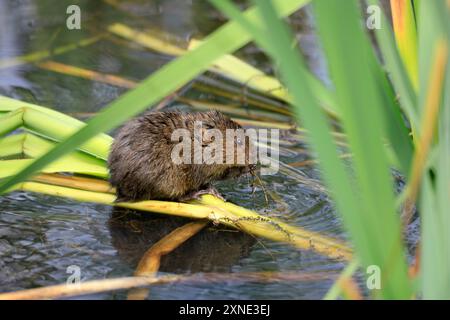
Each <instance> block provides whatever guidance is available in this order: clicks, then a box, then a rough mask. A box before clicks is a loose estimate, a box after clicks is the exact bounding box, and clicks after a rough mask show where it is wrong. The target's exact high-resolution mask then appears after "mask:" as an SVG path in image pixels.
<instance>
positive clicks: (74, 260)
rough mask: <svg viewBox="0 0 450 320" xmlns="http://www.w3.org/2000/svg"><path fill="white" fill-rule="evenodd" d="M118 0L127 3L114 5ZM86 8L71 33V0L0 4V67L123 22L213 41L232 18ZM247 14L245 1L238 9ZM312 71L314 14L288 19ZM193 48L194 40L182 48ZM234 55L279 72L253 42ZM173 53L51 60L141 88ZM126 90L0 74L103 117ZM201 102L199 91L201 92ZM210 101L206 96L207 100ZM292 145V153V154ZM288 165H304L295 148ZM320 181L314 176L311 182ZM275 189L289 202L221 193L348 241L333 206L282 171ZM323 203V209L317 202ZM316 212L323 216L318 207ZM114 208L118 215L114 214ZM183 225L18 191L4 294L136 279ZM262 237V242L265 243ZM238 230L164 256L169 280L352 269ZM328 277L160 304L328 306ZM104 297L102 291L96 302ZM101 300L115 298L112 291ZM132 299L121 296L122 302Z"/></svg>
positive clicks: (7, 220)
mask: <svg viewBox="0 0 450 320" xmlns="http://www.w3.org/2000/svg"><path fill="white" fill-rule="evenodd" d="M107 2H109V3H112V2H114V3H116V4H118V6H119V7H115V6H111V5H109V4H108V3H107ZM112 2H111V1H100V0H99V1H89V0H80V1H77V4H79V5H80V7H81V10H82V14H83V16H82V29H81V30H75V31H69V30H67V29H66V28H65V18H66V14H65V9H66V8H67V6H68V5H69V4H72V3H73V1H71V0H39V1H32V0H21V1H17V0H0V30H1V32H0V59H3V58H5V57H13V56H20V55H26V54H31V53H35V52H38V51H41V50H49V49H50V50H51V49H54V48H58V47H60V46H63V45H67V44H71V43H77V42H78V41H80V40H82V39H86V38H89V37H92V36H95V35H97V34H99V33H100V32H104V31H105V30H106V29H107V27H108V25H110V24H111V23H115V22H120V23H124V24H126V25H128V26H130V27H132V28H135V29H137V30H141V31H147V30H153V31H154V30H162V31H165V32H168V33H172V34H174V35H176V36H178V37H180V38H182V39H187V38H189V37H191V36H199V37H201V36H204V35H207V34H209V33H210V32H212V31H213V30H214V29H215V28H216V27H218V26H219V25H221V24H222V23H224V22H225V21H226V19H225V18H224V17H223V15H221V14H219V13H218V12H217V11H216V10H213V9H212V8H211V6H210V5H209V3H208V1H203V0H192V1H178V0H153V1H147V0H127V1H112ZM239 3H240V4H243V5H244V6H245V3H246V1H239ZM290 21H291V23H292V24H293V25H295V28H296V34H297V38H298V40H299V43H300V46H301V48H302V51H303V53H304V55H305V56H306V58H307V60H308V61H309V65H310V67H311V69H312V71H313V72H314V73H315V74H316V75H318V76H319V78H321V79H322V80H326V79H327V75H326V65H325V63H324V61H323V57H322V55H321V54H320V52H319V50H318V48H317V43H316V39H315V36H314V33H313V30H312V29H311V26H310V25H309V24H311V23H313V20H312V19H311V15H310V14H309V13H308V11H303V10H302V11H301V12H299V13H297V14H295V15H294V16H293V17H291V19H290ZM184 44H185V43H184ZM236 55H237V56H239V57H240V58H243V59H244V60H246V61H249V62H250V63H251V64H252V65H254V66H256V67H258V68H260V69H262V70H264V71H266V72H269V73H274V70H273V67H272V64H271V63H270V61H269V60H268V59H267V57H266V56H265V54H264V52H262V51H261V50H260V49H258V48H257V47H255V46H254V45H251V44H250V45H247V46H245V47H244V48H243V49H241V50H239V51H238V52H236ZM170 59H171V57H168V56H164V55H161V54H158V53H155V52H152V51H149V50H146V49H145V48H143V47H141V46H138V45H136V44H132V43H130V42H127V41H125V40H124V39H122V38H119V37H116V36H113V35H111V34H109V36H108V37H107V38H105V39H102V40H100V41H98V42H96V43H95V44H93V45H91V46H88V47H83V48H78V49H76V50H74V51H72V52H68V53H65V54H61V55H57V56H53V57H51V59H50V60H53V61H56V62H59V63H63V64H68V65H71V66H75V67H80V68H86V69H90V70H95V71H98V72H103V73H108V74H114V75H117V76H120V77H124V78H127V79H131V80H135V81H139V80H141V79H144V78H145V77H147V76H148V75H149V74H151V73H152V72H153V71H155V70H156V69H158V68H160V67H161V66H162V65H164V64H165V63H167V62H168V61H169V60H170ZM125 91H126V89H124V88H119V87H116V86H112V85H107V84H104V83H98V82H93V81H88V80H86V79H82V78H78V77H73V76H68V75H63V74H59V73H54V72H51V71H48V70H45V69H42V68H39V66H37V65H34V64H24V65H20V66H17V67H12V68H3V69H1V68H0V94H5V95H7V96H10V97H14V98H16V99H19V100H23V101H27V102H31V103H36V104H40V105H44V106H48V107H52V108H55V109H57V110H60V111H63V112H67V113H76V112H96V111H98V110H100V109H101V108H103V107H104V106H105V105H107V104H108V103H109V102H111V101H112V100H114V99H115V98H117V97H118V96H119V95H121V94H122V93H123V92H125ZM192 94H193V95H198V94H199V92H192ZM209 97H210V95H208V96H205V94H204V93H203V95H202V96H201V98H202V99H206V98H209ZM294 147H295V146H294ZM281 160H282V161H300V160H304V159H303V156H302V155H300V154H298V153H297V152H296V151H295V150H292V152H291V153H290V154H289V157H287V156H286V157H283V159H281ZM309 174H311V176H313V177H316V175H317V172H316V171H315V170H311V172H308V175H309ZM264 182H265V184H266V188H267V189H269V190H271V191H273V192H276V193H277V194H278V195H279V196H280V197H281V198H282V200H283V201H284V202H285V203H287V207H288V208H287V209H286V208H285V207H284V206H277V204H276V203H271V204H270V205H269V206H266V205H265V200H264V196H263V194H262V192H260V191H258V192H256V194H255V197H253V196H251V195H250V193H251V188H250V187H249V184H248V182H247V181H245V180H244V181H227V182H221V183H220V187H219V189H220V191H221V192H222V193H223V194H224V195H225V196H226V198H227V199H229V200H231V201H234V202H235V203H238V204H239V205H240V206H243V207H247V208H253V209H255V210H258V211H260V212H261V213H262V214H270V215H277V216H278V217H281V218H282V219H284V220H285V221H286V222H287V223H290V224H292V225H297V226H302V227H304V228H305V229H308V230H312V231H317V232H321V233H323V234H326V235H330V236H335V237H340V238H342V237H344V236H345V235H344V233H343V232H342V230H341V223H340V221H339V219H338V218H337V217H336V215H335V212H334V210H333V208H332V206H331V205H330V204H329V202H328V199H327V198H326V197H324V196H323V195H320V194H317V193H314V192H311V191H310V190H307V189H305V188H303V187H302V186H301V185H299V184H298V181H295V180H293V179H291V178H290V177H288V176H285V175H282V174H276V175H273V176H267V177H264ZM319 202H325V204H324V205H321V206H320V207H317V206H316V207H315V205H317V203H319ZM311 208H312V209H314V210H311ZM111 211H112V213H111ZM186 222H187V220H185V219H180V218H168V217H165V216H160V215H154V216H153V215H151V216H150V215H148V214H145V217H144V215H143V214H139V213H136V212H131V211H129V212H123V211H121V212H119V211H117V210H116V209H114V210H112V209H111V208H110V207H106V206H102V205H96V204H88V203H80V202H76V201H72V200H68V199H62V198H57V197H47V196H43V195H38V194H33V193H24V192H15V193H11V194H8V195H6V196H1V197H0V292H3V291H10V290H17V289H28V288H33V287H40V286H47V285H53V284H58V283H64V282H65V281H66V279H67V276H68V274H67V273H66V270H67V267H69V266H71V265H77V266H80V268H81V272H82V279H84V280H94V279H103V278H113V277H123V276H130V275H132V274H133V271H134V269H135V268H136V266H137V263H138V261H139V259H140V258H141V257H142V255H143V254H144V252H145V251H146V250H147V249H149V248H150V247H151V246H152V244H154V243H155V242H157V241H158V240H160V239H161V238H162V237H163V236H164V235H166V234H168V233H169V232H171V231H172V230H174V229H175V228H176V227H179V226H181V225H183V224H184V223H186ZM258 241H260V240H258ZM261 242H262V243H263V245H261V244H260V243H256V244H255V239H253V238H252V237H250V236H248V235H245V234H243V233H240V232H236V231H232V230H225V229H217V228H214V227H212V226H211V227H209V228H206V229H205V230H203V231H202V232H200V233H199V234H197V235H196V236H194V237H193V238H192V239H189V240H188V241H187V242H186V243H184V244H183V245H182V246H181V247H179V248H178V249H176V250H175V251H174V252H172V253H170V254H169V255H168V256H165V257H163V258H162V265H161V268H160V270H161V271H162V272H176V273H194V272H209V271H215V272H235V273H239V272H260V271H280V272H284V271H291V272H292V271H295V272H300V273H301V272H305V273H307V272H330V273H336V272H338V271H340V270H341V269H342V267H343V264H342V263H341V262H337V261H334V260H329V259H327V258H325V257H323V256H320V255H318V254H316V253H314V252H311V251H307V252H306V251H300V250H297V249H294V248H291V247H289V246H287V245H286V244H281V243H274V242H270V241H264V240H262V241H261ZM330 285H331V283H330V281H315V282H311V283H304V284H298V283H275V282H274V283H246V284H236V283H234V284H233V283H223V284H221V285H220V286H218V285H216V284H212V285H211V284H208V283H204V284H202V285H196V284H180V285H176V286H160V287H157V288H152V298H162V299H164V298H166V299H183V298H185V299H193V298H206V299H207V298H210V299H211V298H214V299H219V298H221V299H231V298H232V299H245V298H247V299H255V298H256V299H270V298H276V299H278V298H284V299H289V298H321V297H323V295H324V293H325V292H326V291H327V290H328V288H329V287H330ZM98 297H99V295H96V298H98ZM100 297H102V298H116V297H118V296H117V295H116V294H115V293H113V294H111V293H105V294H102V295H100ZM119 298H123V296H119Z"/></svg>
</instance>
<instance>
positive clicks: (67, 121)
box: [0, 96, 113, 160]
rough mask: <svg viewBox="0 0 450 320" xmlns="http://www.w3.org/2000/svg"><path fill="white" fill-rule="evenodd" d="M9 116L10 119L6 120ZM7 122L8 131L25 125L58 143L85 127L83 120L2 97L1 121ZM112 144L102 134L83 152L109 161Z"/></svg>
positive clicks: (110, 139)
mask: <svg viewBox="0 0 450 320" xmlns="http://www.w3.org/2000/svg"><path fill="white" fill-rule="evenodd" d="M11 111H14V113H13V114H12V115H9V116H8V115H5V113H8V112H11ZM5 116H6V118H3V117H5ZM3 119H6V121H7V122H8V123H9V124H8V128H10V129H11V130H12V129H15V128H18V127H22V126H24V127H26V128H27V129H28V130H31V131H33V132H36V133H38V134H40V135H43V136H46V137H48V138H51V139H53V140H57V141H61V140H64V139H65V138H67V137H69V136H70V135H72V134H73V133H74V132H76V131H78V130H79V129H80V128H81V127H83V126H84V125H85V124H84V123H83V122H82V121H79V120H77V119H75V118H72V117H69V116H66V115H64V114H62V113H60V112H57V111H54V110H51V109H47V108H44V107H40V106H37V105H33V104H31V103H26V102H22V101H18V100H15V99H11V98H7V97H4V96H0V121H2V120H3ZM11 130H9V131H11ZM112 141H113V138H112V137H110V136H108V135H106V134H98V135H97V136H95V137H93V138H91V139H90V140H89V141H87V142H85V143H84V144H83V145H82V146H80V148H79V149H80V150H82V151H85V152H87V153H89V154H91V155H94V156H96V157H98V158H100V159H103V160H106V159H107V158H108V153H109V147H110V145H111V143H112Z"/></svg>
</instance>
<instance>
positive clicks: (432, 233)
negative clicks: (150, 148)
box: [0, 0, 450, 299]
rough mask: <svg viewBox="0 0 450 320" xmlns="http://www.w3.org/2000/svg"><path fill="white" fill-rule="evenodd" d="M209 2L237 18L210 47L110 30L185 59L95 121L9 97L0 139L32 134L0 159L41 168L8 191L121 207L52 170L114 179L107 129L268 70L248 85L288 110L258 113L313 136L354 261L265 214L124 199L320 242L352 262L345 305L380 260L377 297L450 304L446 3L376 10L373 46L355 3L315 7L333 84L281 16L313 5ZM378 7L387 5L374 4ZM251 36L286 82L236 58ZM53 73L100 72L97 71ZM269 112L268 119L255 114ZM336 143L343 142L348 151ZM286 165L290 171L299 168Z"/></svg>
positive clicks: (16, 177) (10, 174)
mask: <svg viewBox="0 0 450 320" xmlns="http://www.w3.org/2000/svg"><path fill="white" fill-rule="evenodd" d="M211 2H212V3H213V4H214V5H215V6H216V7H217V8H218V9H220V10H221V11H222V12H223V13H224V14H225V15H227V16H228V17H229V18H230V22H228V23H226V24H225V25H223V26H222V27H220V28H219V29H218V30H216V31H215V32H214V33H212V34H211V35H209V36H208V37H207V38H205V39H204V40H203V41H202V42H200V43H197V44H196V43H192V44H191V46H190V48H189V49H188V50H181V49H179V48H172V47H168V46H166V45H164V44H162V45H161V43H159V42H155V41H153V40H152V38H150V37H149V36H148V35H141V36H136V33H135V32H133V31H132V30H131V29H129V28H128V27H126V26H123V25H117V24H116V25H113V26H111V28H110V30H109V31H110V32H113V33H115V34H119V35H120V36H121V37H124V38H131V37H133V35H134V36H135V37H133V38H135V41H137V42H140V43H141V44H142V43H143V44H144V45H145V46H148V47H150V48H152V49H153V50H160V51H165V52H166V53H169V54H172V55H175V56H179V57H178V58H176V59H175V60H173V61H172V62H170V63H168V64H166V65H165V66H164V67H162V68H161V69H160V70H158V71H157V72H155V73H153V74H152V75H150V76H149V77H148V78H147V79H145V80H144V81H142V82H141V83H139V84H138V85H137V86H136V87H135V88H133V89H131V90H130V91H128V92H127V93H126V94H124V95H123V96H121V97H120V98H119V99H117V100H116V101H114V102H113V103H111V104H110V105H109V106H106V107H105V108H104V110H103V111H102V112H101V113H100V114H98V115H96V116H95V117H93V118H92V119H90V120H89V121H88V122H87V123H86V125H84V124H83V123H82V122H80V121H78V120H75V119H73V118H70V117H67V116H65V115H62V114H59V113H56V112H54V111H51V110H48V109H45V108H40V107H37V106H34V105H28V104H25V103H21V102H18V101H14V100H11V99H7V98H1V99H0V114H1V117H0V122H1V124H0V128H1V131H0V133H1V134H6V133H8V132H11V131H12V130H14V129H16V128H18V127H19V126H24V127H25V128H26V130H27V132H26V133H24V134H22V135H20V136H14V135H10V136H7V137H5V138H3V139H2V140H0V156H2V157H6V156H10V155H14V154H18V153H19V151H20V153H22V152H23V153H24V154H25V155H28V156H29V157H30V158H36V160H30V159H14V160H2V168H1V169H0V178H5V179H3V180H2V181H1V182H0V192H6V191H10V190H12V189H17V188H21V189H23V190H32V191H38V192H44V193H49V194H55V195H63V196H69V197H72V198H75V199H79V200H82V201H95V202H99V203H105V204H111V203H112V202H113V200H114V196H113V195H112V194H111V190H110V189H109V187H108V185H107V184H105V183H102V182H101V180H99V179H92V178H89V179H86V178H79V179H77V178H69V177H64V176H54V175H50V176H49V175H45V174H44V175H43V174H42V172H44V173H45V172H46V173H49V172H51V173H54V172H67V171H70V172H73V173H80V174H84V175H86V174H87V175H90V176H94V177H97V178H104V177H106V175H107V172H106V170H105V162H104V160H105V159H106V157H107V152H108V147H109V145H110V143H111V141H112V138H111V137H109V136H107V135H105V134H102V132H106V131H108V130H110V129H112V128H114V127H116V126H118V125H119V124H121V123H123V122H124V121H125V120H127V119H128V118H130V117H132V116H134V115H136V114H137V113H139V112H141V111H143V110H144V109H145V108H146V107H147V106H148V105H154V104H156V103H158V102H160V101H161V100H163V99H164V98H167V97H168V96H170V95H171V94H172V93H173V92H174V91H176V90H178V89H180V88H181V87H182V86H184V85H186V83H188V82H189V81H191V80H192V79H194V78H195V77H197V76H199V75H200V74H201V73H202V72H204V71H206V70H210V71H211V72H216V73H219V74H222V75H226V76H227V77H228V78H230V79H232V80H234V81H236V82H240V83H246V81H247V80H249V79H251V78H252V77H253V76H255V74H256V75H258V74H259V75H260V76H262V77H261V78H260V80H256V81H254V82H253V81H252V82H250V83H252V85H251V89H252V90H253V91H255V92H259V93H260V94H261V95H263V94H265V95H267V92H269V93H270V94H269V95H271V96H270V97H269V98H270V99H274V98H276V99H278V100H279V101H281V103H282V104H281V105H278V106H277V105H276V104H271V103H268V104H269V108H265V107H261V108H260V109H261V110H260V111H261V112H262V111H264V112H267V111H268V110H269V109H270V111H271V112H274V113H276V114H277V116H272V119H276V118H277V117H278V118H277V119H280V118H279V117H280V116H289V115H290V114H291V113H292V112H293V113H294V115H295V118H296V121H297V123H298V124H299V126H301V127H303V128H304V129H305V131H304V132H306V136H307V141H308V144H309V146H310V149H311V151H312V153H313V154H314V155H315V156H316V158H317V162H318V166H319V168H320V169H321V172H322V178H323V179H322V180H323V183H324V185H325V187H326V189H327V190H328V193H329V194H330V196H331V197H332V199H333V201H334V203H335V205H336V209H337V212H338V213H339V214H340V215H341V216H342V218H343V222H344V227H345V228H346V230H347V231H348V233H349V237H350V241H351V246H352V247H353V248H354V251H355V254H354V256H353V255H352V254H351V252H350V250H349V249H347V247H346V246H344V245H342V244H340V243H338V242H336V241H334V240H332V239H328V238H326V237H322V236H320V235H318V234H312V233H308V232H307V231H305V230H302V229H300V228H294V227H291V226H288V225H286V224H284V223H283V222H281V221H278V220H269V219H267V218H260V216H259V215H257V214H256V213H255V212H252V211H250V210H247V209H243V208H240V207H237V206H234V205H232V204H229V203H221V202H220V201H219V200H218V199H214V198H213V197H211V196H206V197H204V198H203V200H202V201H201V203H200V204H170V203H164V202H158V201H147V202H143V203H136V204H119V205H123V206H126V207H132V208H138V209H141V210H148V211H154V212H164V213H168V214H178V215H184V216H189V217H192V218H200V219H205V218H209V219H212V220H217V221H219V222H221V223H225V224H228V225H231V226H234V227H237V228H239V229H243V230H246V231H248V232H251V233H253V234H255V235H258V236H265V237H268V238H270V239H273V240H279V241H283V240H286V239H285V238H286V235H285V232H286V231H287V232H288V233H289V234H290V237H291V238H289V241H292V242H293V243H294V244H295V245H296V246H297V247H300V248H307V247H308V245H307V243H308V242H309V240H310V239H313V240H314V241H315V242H314V245H313V246H312V247H313V248H314V249H315V250H317V251H318V252H320V253H323V254H327V255H329V256H330V257H333V258H345V259H347V260H350V259H353V260H352V261H351V262H350V263H349V266H348V268H346V270H344V272H343V274H342V276H341V277H340V278H339V279H338V281H337V282H336V285H335V286H333V288H331V290H330V292H329V294H328V295H327V297H326V298H336V297H337V296H338V295H339V294H340V292H341V291H342V290H344V293H346V294H345V296H346V297H350V298H352V297H353V298H355V297H358V296H360V295H351V294H349V291H352V290H353V291H354V287H352V289H350V290H349V289H348V286H347V287H346V286H345V285H343V284H344V282H345V281H347V283H348V281H350V283H351V282H352V280H351V276H352V274H353V273H354V272H355V270H356V269H357V266H358V265H359V266H360V267H361V268H362V269H361V270H362V271H363V273H364V274H366V272H365V271H366V270H369V269H368V268H370V267H372V266H376V267H378V268H379V270H380V272H381V287H380V289H379V290H369V291H368V294H369V296H370V297H371V298H382V299H410V298H418V297H423V298H425V299H428V298H438V299H448V298H450V273H449V271H448V270H450V241H449V237H450V211H449V210H448V206H447V203H448V197H449V195H450V121H449V120H450V67H449V64H448V57H449V39H450V35H449V32H450V28H449V21H450V17H449V15H450V2H448V1H445V0H435V1H417V0H415V1H409V0H391V8H392V26H393V28H391V23H390V21H388V18H387V17H386V16H385V15H384V13H382V12H380V13H381V16H380V19H381V23H380V25H381V28H379V29H375V30H373V33H374V35H375V37H376V43H377V45H376V46H375V45H373V44H372V43H371V39H370V35H369V32H372V31H369V30H367V28H366V24H365V21H366V18H367V17H366V16H365V14H362V11H361V8H360V6H359V2H358V1H350V0H349V1H338V0H314V1H311V2H312V7H313V11H314V14H315V17H316V19H317V29H318V34H319V36H320V40H321V43H322V46H323V50H324V52H325V55H326V58H327V63H328V68H329V72H330V76H331V80H332V87H331V88H328V87H326V86H325V85H323V84H322V83H321V82H320V81H319V80H318V79H316V78H315V77H314V76H313V75H312V74H311V73H310V72H309V71H308V70H307V67H306V65H305V62H304V61H303V57H302V55H301V54H299V52H298V51H297V48H296V47H294V48H293V46H292V43H293V35H292V33H291V30H289V28H288V27H287V25H286V24H285V23H284V22H283V19H282V17H285V16H287V15H289V14H291V13H292V12H294V11H295V10H297V9H299V8H300V7H302V6H303V5H305V4H306V3H308V2H309V1H306V0H283V1H265V0H255V1H254V6H253V7H251V8H250V9H248V10H247V11H245V12H241V11H240V10H239V9H238V8H237V7H236V6H235V5H234V4H233V3H232V2H231V1H229V0H224V1H222V0H220V1H219V0H211ZM368 3H369V4H370V5H377V6H379V3H378V1H377V0H368ZM252 39H253V40H254V41H255V42H256V43H257V45H259V46H260V47H261V48H263V49H264V50H265V51H266V52H267V53H268V54H269V55H270V57H271V58H272V59H273V62H274V64H275V65H276V66H278V68H279V72H280V75H281V79H279V80H277V79H275V78H272V77H267V76H265V75H264V74H261V72H260V71H258V70H255V69H254V68H251V67H249V66H248V65H245V64H244V66H245V68H244V67H242V66H243V65H242V63H243V62H242V61H240V60H237V59H236V58H235V57H232V56H230V55H229V54H230V53H231V52H233V51H235V50H236V49H238V48H240V47H242V46H243V45H244V44H246V43H247V42H249V41H251V40H252ZM377 48H378V49H379V52H378V51H377ZM27 59H28V60H26V61H27V62H29V59H30V58H27ZM0 66H1V64H0ZM44 67H45V66H44ZM46 67H47V68H49V67H52V66H51V65H50V66H49V65H48V64H47V66H46ZM53 67H55V66H54V65H53ZM57 69H59V71H60V72H65V73H75V72H76V73H77V75H78V76H84V77H92V78H98V74H95V73H93V72H86V71H83V72H80V70H74V69H67V68H65V69H64V70H61V68H58V67H57ZM81 71H82V70H81ZM239 71H242V72H239ZM102 81H113V82H116V83H117V82H121V83H122V84H124V86H128V87H134V85H135V84H130V82H126V81H125V82H123V81H122V80H118V79H115V78H104V77H103V78H102ZM281 83H282V84H283V85H284V86H283V85H281ZM271 88H273V89H275V88H277V90H271ZM149 92H151V94H149ZM258 99H259V98H256V100H257V101H260V100H258ZM264 101H265V100H264ZM193 104H195V102H194V103H193ZM284 104H288V105H289V106H290V108H286V107H285V105H284ZM261 105H262V106H264V105H266V104H265V103H261ZM264 116H267V113H260V114H258V117H264ZM277 122H282V121H278V120H273V121H272V124H276V123H277ZM266 123H267V121H266ZM338 137H344V138H345V139H344V141H345V143H344V148H342V143H340V142H342V141H341V140H339V139H338ZM54 141H62V142H60V143H55V142H54ZM19 144H20V146H22V147H20V146H19ZM21 148H22V149H21ZM342 149H345V150H344V152H345V153H346V154H351V159H350V161H348V159H347V160H346V161H345V162H344V160H343V159H342V158H343V154H344V153H343V151H342ZM74 150H76V151H74ZM77 164H79V165H77ZM290 170H291V171H289V172H290V173H291V174H294V172H295V171H293V170H292V167H291V168H290ZM393 170H397V171H399V172H400V173H401V174H402V175H403V176H404V177H405V178H406V182H407V183H406V187H405V188H404V189H403V191H402V192H401V193H400V194H396V192H395V185H394V181H393V178H392V171H393ZM37 172H40V174H39V175H36V173H37ZM194 206H195V207H194ZM416 208H417V211H418V213H419V215H420V219H421V228H422V230H421V241H420V250H417V253H416V255H415V257H414V259H413V261H412V262H409V261H408V259H407V249H406V245H405V242H404V240H403V235H404V230H405V227H406V226H407V224H408V223H409V221H410V219H411V216H412V215H413V214H414V212H415V210H416ZM211 213H212V214H211ZM258 219H263V222H262V223H261V221H259V222H258V221H257V220H258ZM279 226H282V228H281V230H282V231H280V228H279ZM196 228H199V227H198V226H196ZM199 229H201V228H199ZM292 237H293V238H292ZM183 241H184V240H183ZM352 257H353V258H352ZM152 270H154V269H152ZM144 273H145V272H144ZM366 275H367V274H366ZM369 275H370V274H369ZM344 280H345V281H344ZM149 281H150V280H149ZM129 286H130V285H129V282H127V287H129ZM346 288H347V289H346Z"/></svg>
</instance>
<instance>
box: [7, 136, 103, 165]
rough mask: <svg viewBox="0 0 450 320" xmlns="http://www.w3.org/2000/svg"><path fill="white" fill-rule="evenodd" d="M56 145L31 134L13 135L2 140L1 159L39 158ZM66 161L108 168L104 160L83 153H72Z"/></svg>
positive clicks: (67, 156)
mask: <svg viewBox="0 0 450 320" xmlns="http://www.w3.org/2000/svg"><path fill="white" fill-rule="evenodd" d="M55 144H56V143H55V142H53V141H50V140H46V139H44V138H41V137H38V136H36V135H34V134H32V133H31V132H22V133H18V134H12V135H9V136H7V137H5V138H3V139H0V157H2V158H6V157H12V156H16V155H20V156H25V157H27V158H37V157H40V156H41V155H43V154H44V153H46V152H48V151H49V150H51V149H52V148H53V147H54V146H55ZM64 159H65V161H66V162H69V163H79V164H83V163H84V164H87V165H93V166H98V167H103V168H104V167H105V166H106V162H105V161H104V160H102V159H99V158H96V157H93V156H91V155H90V154H87V153H84V152H81V151H74V152H71V153H70V154H68V155H66V156H64Z"/></svg>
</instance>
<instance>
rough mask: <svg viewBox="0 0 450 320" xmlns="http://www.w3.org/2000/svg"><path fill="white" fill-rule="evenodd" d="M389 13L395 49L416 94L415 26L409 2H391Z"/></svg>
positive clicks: (392, 0)
mask: <svg viewBox="0 0 450 320" xmlns="http://www.w3.org/2000/svg"><path fill="white" fill-rule="evenodd" d="M391 12H392V23H393V25H394V33H395V39H396V42H397V47H398V50H399V52H400V56H401V58H402V60H403V63H404V65H405V67H406V70H407V72H408V75H409V78H410V80H411V83H412V85H413V87H414V89H415V90H416V92H417V91H418V89H419V66H418V59H417V56H418V54H417V29H416V28H417V26H416V19H415V15H414V8H413V5H412V3H411V0H391Z"/></svg>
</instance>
